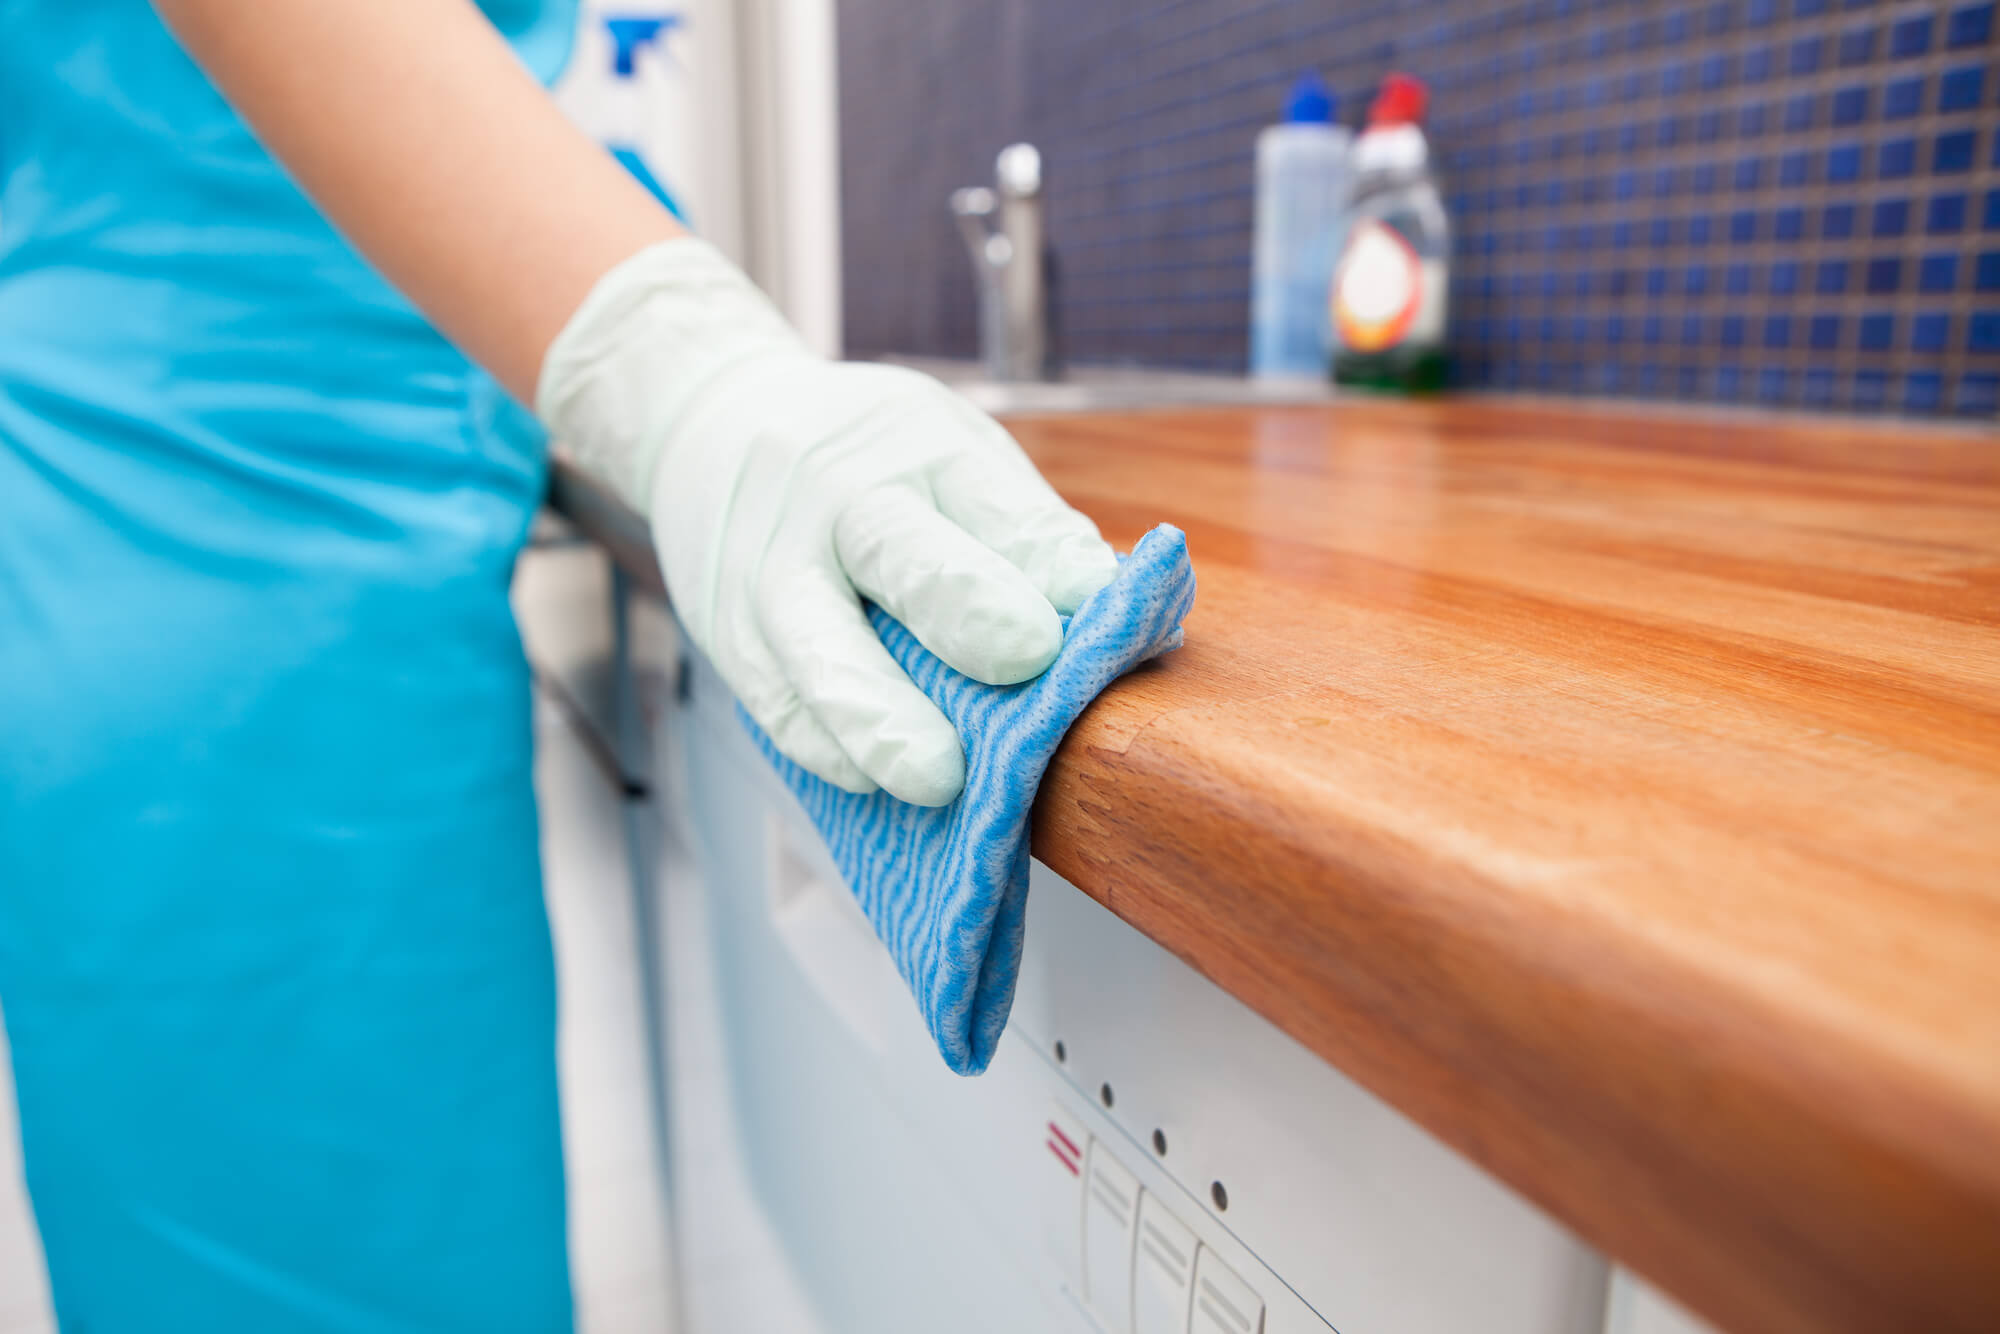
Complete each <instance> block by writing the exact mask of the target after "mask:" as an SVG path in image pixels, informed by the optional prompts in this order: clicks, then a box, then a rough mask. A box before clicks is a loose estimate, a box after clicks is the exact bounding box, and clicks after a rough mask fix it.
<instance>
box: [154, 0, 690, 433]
mask: <svg viewBox="0 0 2000 1334" xmlns="http://www.w3.org/2000/svg"><path fill="white" fill-rule="evenodd" d="M156 6H157V8H158V10H159V12H160V14H161V15H162V17H164V18H165V19H166V21H167V23H168V25H169V26H170V27H172V29H173V30H174V32H175V34H176V35H177V36H178V37H179V38H180V40H181V42H182V43H183V44H184V45H185V46H186V47H187V49H188V51H189V52H190V53H191V54H192V55H193V56H194V58H195V59H196V61H198V62H199V63H200V65H201V67H202V68H203V69H204V70H205V71H206V72H207V73H208V75H209V77H210V78H211V79H213V80H214V81H215V83H216V85H217V86H218V87H219V88H221V89H222V91H223V93H224V95H226V96H227V97H228V98H229V100H230V103H231V104H232V105H233V106H235V107H236V109H237V110H238V112H240V113H241V114H242V116H243V118H244V119H245V120H246V121H248V122H249V123H250V125H251V126H252V128H254V129H255V130H256V132H257V135H258V137H259V138H260V139H261V140H262V141H263V142H264V144H265V146H266V147H268V148H269V149H270V150H271V152H272V154H273V155H274V156H276V157H277V158H278V159H279V160H280V161H282V162H283V163H284V164H285V166H286V167H287V168H288V169H289V170H290V171H291V173H292V174H293V176H294V177H296V178H297V180H298V181H299V183H300V184H301V185H302V186H303V187H304V188H305V190H306V192H307V193H308V194H310V195H311V196H312V197H313V200H314V202H315V203H317V204H318V205H319V207H320V209H321V211H323V212H324V213H325V214H326V215H327V216H328V217H329V218H330V219H332V221H333V223H334V224H335V225H336V226H337V227H339V228H340V230H341V232H342V233H343V234H344V235H345V236H346V237H347V238H348V240H349V241H350V242H352V243H353V245H354V246H355V248H356V249H358V250H360V251H361V253H362V254H364V255H366V256H367V257H368V259H369V261H370V262H372V263H373V264H374V265H375V266H376V268H378V269H379V270H381V272H382V273H383V274H384V276H386V277H387V278H388V279H389V281H390V282H392V283H394V284H395V285H396V286H397V287H398V288H399V289H401V290H402V291H403V292H404V294H406V295H407V296H408V297H409V298H410V299H411V300H412V301H414V302H416V304H417V306H418V307H419V308H420V309H422V310H423V312H424V313H425V314H426V315H427V316H429V317H430V319H431V320H432V321H433V322H434V323H435V324H436V325H437V326H438V327H439V328H440V329H442V330H443V331H444V332H445V334H446V335H447V336H448V337H450V338H451V339H452V341H453V342H455V343H456V344H458V346H459V347H460V348H461V349H463V350H464V352H465V353H466V355H468V356H470V357H471V358H472V359H473V360H475V361H477V362H479V363H480V364H481V365H483V366H485V367H486V368H487V369H488V370H490V371H492V372H493V374H494V375H495V376H496V377H498V378H499V380H500V381H501V383H502V384H504V385H506V386H507V388H508V389H509V390H510V391H511V392H512V393H513V394H514V395H515V396H516V397H518V398H519V399H520V400H521V401H522V402H524V403H532V402H533V401H534V397H535V380H536V375H537V373H538V372H539V370H540V367H541V364H542V356H543V354H544V353H545V352H546V351H547V350H548V346H549V343H550V341H551V340H553V339H554V337H555V336H556V333H557V331H558V330H560V329H561V328H562V327H563V324H564V322H565V321H567V320H568V319H569V317H570V315H571V313H572V312H574V311H575V310H576V308H577V306H578V305H579V304H581V302H582V301H583V298H584V295H585V294H586V293H587V292H588V291H589V290H590V288H591V286H592V285H593V284H594V283H595V282H596V281H597V280H598V279H599V278H601V277H602V276H603V275H604V274H605V273H606V272H608V271H609V270H610V269H611V268H612V267H613V266H614V265H616V264H618V263H619V262H620V261H622V260H624V259H627V258H629V257H630V256H632V255H634V254H636V253H637V252H638V251H640V250H641V249H643V248H645V247H646V246H648V245H650V244H652V243H653V242H655V241H660V240H664V239H666V238H668V237H671V236H675V235H677V234H679V232H680V228H679V226H678V225H677V224H676V223H675V222H674V220H673V217H672V216H671V215H670V214H668V213H667V211H666V210H665V209H663V208H662V207H660V205H659V203H658V202H657V201H656V200H654V199H653V197H652V196H651V195H649V194H648V193H647V192H646V191H645V190H644V189H643V188H641V187H640V186H639V185H638V184H637V183H636V182H634V181H633V180H632V179H631V178H630V177H629V176H627V175H626V173H625V171H624V169H623V168H621V167H619V166H618V164H617V163H616V162H614V161H613V160H612V159H611V157H610V156H609V155H608V154H606V153H604V152H603V151H602V150H600V149H599V148H598V147H597V146H596V145H594V144H592V143H591V142H590V140H589V139H587V138H586V137H584V135H583V134H582V132H581V131H579V130H577V129H576V128H575V127H574V126H572V125H571V124H570V123H569V121H568V119H567V118H566V117H564V116H563V114H562V112H561V111H560V110H559V109H558V108H557V107H556V105H555V103H554V102H552V101H551V100H550V99H549V96H548V94H547V93H546V92H545V91H544V90H543V89H542V87H541V86H540V85H539V84H537V83H536V82H535V80H534V78H533V77H532V76H530V75H529V73H528V72H527V70H526V69H524V68H523V67H522V66H521V63H520V61H519V60H517V59H516V58H515V56H514V53H513V52H512V51H511V50H510V49H509V48H508V46H507V44H506V42H505V41H503V40H502V39H501V37H500V35H499V34H498V33H497V32H495V31H494V29H493V27H492V25H491V24H489V23H488V22H487V21H486V19H485V17H484V16H483V15H482V14H481V13H480V12H479V11H478V10H477V9H476V8H475V7H474V6H473V5H472V4H471V3H469V0H256V3H254V4H244V3H242V0H156Z"/></svg>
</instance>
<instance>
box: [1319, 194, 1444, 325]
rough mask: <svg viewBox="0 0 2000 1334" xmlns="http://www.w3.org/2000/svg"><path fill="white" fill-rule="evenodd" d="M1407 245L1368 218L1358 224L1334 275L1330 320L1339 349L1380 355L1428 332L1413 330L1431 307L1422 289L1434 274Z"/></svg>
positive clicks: (1385, 226)
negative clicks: (1415, 335)
mask: <svg viewBox="0 0 2000 1334" xmlns="http://www.w3.org/2000/svg"><path fill="white" fill-rule="evenodd" d="M1434 267H1436V266H1435V265H1427V264H1425V263H1424V262H1423V261H1422V260H1421V259H1419V258H1418V257H1417V252H1416V251H1415V250H1414V249H1412V248H1411V246H1410V243H1409V242H1408V241H1406V240H1404V239H1403V237H1402V234H1401V233H1400V232H1398V231H1396V229H1395V228H1393V227H1390V226H1387V225H1385V224H1384V223H1381V222H1377V221H1374V220H1372V219H1370V220H1367V221H1363V222H1358V223H1356V224H1355V226H1354V230H1353V231H1352V232H1351V233H1350V234H1349V235H1348V238H1347V248H1346V249H1345V250H1344V251H1343V252H1342V254H1341V256H1340V265H1339V267H1338V268H1337V269H1335V270H1334V275H1333V294H1332V295H1333V321H1334V327H1335V328H1336V329H1337V330H1338V331H1339V333H1340V341H1341V343H1342V345H1343V346H1345V347H1347V348H1349V349H1351V350H1353V351H1355V352H1381V351H1383V350H1385V349H1387V348H1391V347H1394V346H1395V345H1396V344H1398V343H1400V342H1403V341H1404V340H1405V339H1406V338H1409V337H1410V336H1411V335H1412V334H1413V333H1415V334H1417V335H1418V336H1422V335H1423V334H1425V333H1426V332H1428V331H1427V330H1423V329H1416V328H1414V327H1413V326H1415V325H1417V324H1419V323H1420V322H1421V323H1425V324H1428V323H1431V322H1432V321H1430V320H1424V321H1419V319H1418V316H1419V315H1420V314H1428V313H1429V311H1428V307H1429V306H1431V305H1433V304H1434V303H1433V302H1431V301H1429V300H1427V299H1426V298H1427V297H1428V296H1429V295H1430V294H1429V293H1428V292H1427V291H1426V288H1427V287H1428V286H1429V285H1430V283H1429V281H1428V280H1433V279H1434V278H1435V277H1436V276H1437V275H1435V274H1433V273H1430V272H1427V271H1426V270H1428V269H1431V268H1434Z"/></svg>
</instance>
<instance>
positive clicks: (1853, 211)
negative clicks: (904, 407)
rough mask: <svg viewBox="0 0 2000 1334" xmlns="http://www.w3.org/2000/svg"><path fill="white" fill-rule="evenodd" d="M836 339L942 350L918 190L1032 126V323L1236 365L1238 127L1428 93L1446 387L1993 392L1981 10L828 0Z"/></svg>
mask: <svg viewBox="0 0 2000 1334" xmlns="http://www.w3.org/2000/svg"><path fill="white" fill-rule="evenodd" d="M839 15H840V19H839V22H840V55H841V117H842V122H841V150H842V155H843V162H842V171H843V222H844V233H843V247H844V251H845V259H846V273H847V290H846V302H847V337H848V346H849V350H850V352H851V353H853V354H855V355H876V354H882V353H914V354H930V355H949V356H971V355H973V353H974V350H975V345H976V334H975V324H974V318H975V315H974V298H973V287H972V274H971V267H970V264H969V262H968V260H967V259H966V257H965V255H964V253H963V250H962V247H961V245H960V243H959V240H958V238H957V235H956V233H955V232H954V230H953V229H952V226H951V222H950V219H949V216H948V214H947V212H946V209H945V199H946V196H947V195H948V194H949V193H950V191H951V189H952V188H953V187H955V186H959V185H968V184H976V183H984V182H986V181H987V179H988V178H989V176H990V173H991V167H992V157H993V153H994V152H995V151H996V150H997V149H998V148H999V147H1000V146H1002V145H1003V144H1005V143H1007V142H1009V141H1011V140H1014V139H1028V140H1031V141H1033V142H1035V143H1036V144H1038V145H1039V146H1040V147H1041V148H1042V150H1043V154H1044V160H1045V164H1046V170H1047V177H1048V181H1049V227H1050V239H1051V243H1052V245H1053V247H1054V249H1055V252H1056V256H1057V264H1058V277H1059V295H1058V304H1059V311H1060V322H1061V329H1060V338H1061V341H1062V344H1063V347H1064V351H1065V352H1066V354H1067V355H1068V356H1069V357H1070V358H1071V359H1072V360H1075V361H1082V362H1142V363H1147V364H1163V365H1181V366H1190V367H1205V368H1216V369H1241V368H1242V366H1243V363H1244V358H1245V352H1246V348H1247V337H1248V330H1247V325H1248V302H1249V258H1248V256H1249V250H1250V226H1251V193H1252V184H1251V174H1252V157H1251V140H1252V138H1253V137H1254V135H1255V133H1256V131H1257V130H1258V128H1260V127H1261V126H1262V125H1264V124H1265V123H1266V122H1267V121H1269V120H1270V119H1271V118H1272V117H1273V115H1274V113H1275V108H1276V107H1277V105H1278V103H1279V102H1280V101H1281V100H1282V97H1283V95H1284V91H1285V89H1286V87H1287V86H1288V85H1289V83H1290V81H1291V80H1292V79H1293V78H1294V77H1295V76H1296V74H1297V73H1298V72H1299V71H1300V70H1301V69H1303V68H1306V67H1313V68H1317V69H1318V70H1320V71H1321V72H1322V74H1324V75H1325V76H1326V77H1327V79H1328V80H1329V82H1331V83H1332V84H1333V86H1334V87H1335V88H1336V90H1337V91H1338V92H1339V93H1340V94H1341V96H1342V99H1343V103H1344V106H1343V113H1344V115H1343V118H1344V119H1347V120H1349V121H1350V123H1352V122H1353V121H1354V120H1356V119H1357V118H1358V116H1359V114H1360V111H1361V109H1362V106H1363V104H1364V103H1365V101H1366V98H1367V96H1368V94H1369V92H1370V91H1371V90H1372V88H1373V86H1374V84H1375V82H1376V80H1377V79H1378V78H1379V77H1380V75H1381V74H1382V73H1383V72H1384V71H1386V70H1388V69H1392V68H1403V69H1408V70H1410V71H1411V72H1413V73H1416V74H1418V75H1420V76H1422V77H1424V78H1426V79H1427V80H1429V81H1430V83H1431V86H1432V92H1433V103H1432V110H1433V117H1432V120H1433V144H1434V150H1435V151H1436V153H1437V154H1438V156H1439V159H1440V162H1441V164H1442V166H1443V168H1444V171H1445V175H1446V189H1447V193H1448V195H1449V198H1450V201H1451V204H1452V208H1453V217H1454V223H1455V226H1456V228H1457V236H1456V247H1457V258H1456V267H1455V274H1454V279H1455V285H1456V286H1455V294H1454V301H1453V316H1454V336H1453V341H1454V351H1455V357H1456V361H1457V367H1458V376H1459V379H1460V381H1461V382H1462V383H1465V384H1468V385H1473V386H1479V387H1494V388H1506V389H1523V390H1535V391H1540V392H1565V393H1579V394H1592V395H1602V394H1619V395H1637V396H1644V397H1655V398H1686V399H1699V400H1714V401H1725V402H1741V403H1754V404H1763V405H1770V406H1781V407H1802V408H1822V409H1835V410H1849V411H1893V412H1903V413H1911V414H1917V415H1952V414H1959V415H1973V416H1992V415H1993V414H1995V413H1996V411H2000V45H1996V39H2000V31H1996V29H2000V19H1996V15H1995V3H1994V2H1993V0H1975V2H1968V0H1902V2H1901V3H1890V2H1878V0H1697V2H1695V3H1690V2H1688V0H1524V2H1522V3H1492V2H1491V0H1425V2H1421V3H1412V2H1410V0H1403V2H1402V3H1380V2H1379V0H1378V2H1376V3H1368V2H1367V0H1317V2H1314V3H1309V2H1308V0H1153V2H1152V3H1144V4H1140V3H1132V2H1131V0H1098V2H1097V3H1084V4H1078V3H1073V2H1072V3H1058V0H933V3H928V4H921V3H918V0H841V4H840V6H839Z"/></svg>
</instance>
